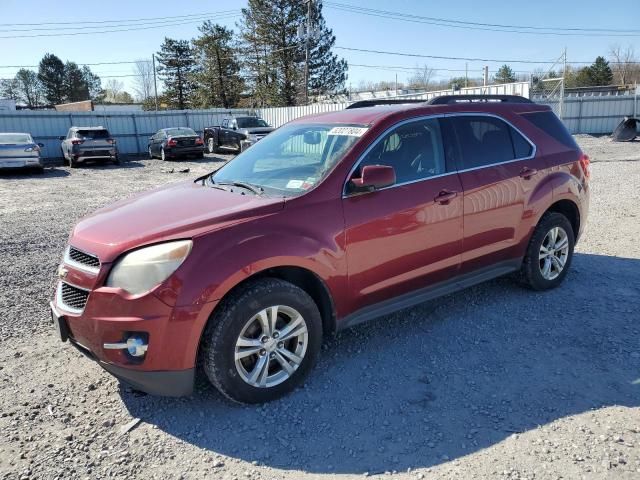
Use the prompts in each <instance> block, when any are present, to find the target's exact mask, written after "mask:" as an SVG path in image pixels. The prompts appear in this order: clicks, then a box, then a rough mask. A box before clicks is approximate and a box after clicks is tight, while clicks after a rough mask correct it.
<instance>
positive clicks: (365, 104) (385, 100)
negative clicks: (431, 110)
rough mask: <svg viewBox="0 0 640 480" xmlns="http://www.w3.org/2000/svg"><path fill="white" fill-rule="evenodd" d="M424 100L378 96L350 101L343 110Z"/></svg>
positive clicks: (422, 101)
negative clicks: (376, 97)
mask: <svg viewBox="0 0 640 480" xmlns="http://www.w3.org/2000/svg"><path fill="white" fill-rule="evenodd" d="M425 102H426V100H415V99H411V100H410V99H406V100H399V99H395V98H378V99H375V98H374V99H371V100H360V101H359V102H355V103H352V104H351V105H349V106H348V107H347V108H345V110H351V109H352V108H365V107H375V106H376V105H403V104H407V103H425Z"/></svg>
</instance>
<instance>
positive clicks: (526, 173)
mask: <svg viewBox="0 0 640 480" xmlns="http://www.w3.org/2000/svg"><path fill="white" fill-rule="evenodd" d="M536 173H538V170H536V169H535V168H529V167H524V168H523V169H522V170H520V176H521V177H522V178H524V179H527V180H528V179H529V178H531V177H533V176H534V175H535V174H536Z"/></svg>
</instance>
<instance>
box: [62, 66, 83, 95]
mask: <svg viewBox="0 0 640 480" xmlns="http://www.w3.org/2000/svg"><path fill="white" fill-rule="evenodd" d="M64 92H65V95H64V96H65V101H66V102H81V101H83V100H89V88H88V86H87V83H86V82H85V79H84V75H83V74H82V70H81V69H80V67H78V64H77V63H75V62H67V63H66V64H65V65H64Z"/></svg>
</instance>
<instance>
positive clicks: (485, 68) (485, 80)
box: [483, 65, 489, 87]
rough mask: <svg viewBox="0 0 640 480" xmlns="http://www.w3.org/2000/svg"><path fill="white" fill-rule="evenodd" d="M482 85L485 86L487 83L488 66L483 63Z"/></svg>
mask: <svg viewBox="0 0 640 480" xmlns="http://www.w3.org/2000/svg"><path fill="white" fill-rule="evenodd" d="M483 70H484V75H483V77H484V86H485V87H486V86H487V85H489V67H488V66H486V65H485V67H484V69H483Z"/></svg>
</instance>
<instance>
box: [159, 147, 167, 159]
mask: <svg viewBox="0 0 640 480" xmlns="http://www.w3.org/2000/svg"><path fill="white" fill-rule="evenodd" d="M160 159H161V160H162V161H163V162H166V161H167V154H166V153H164V148H161V149H160Z"/></svg>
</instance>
